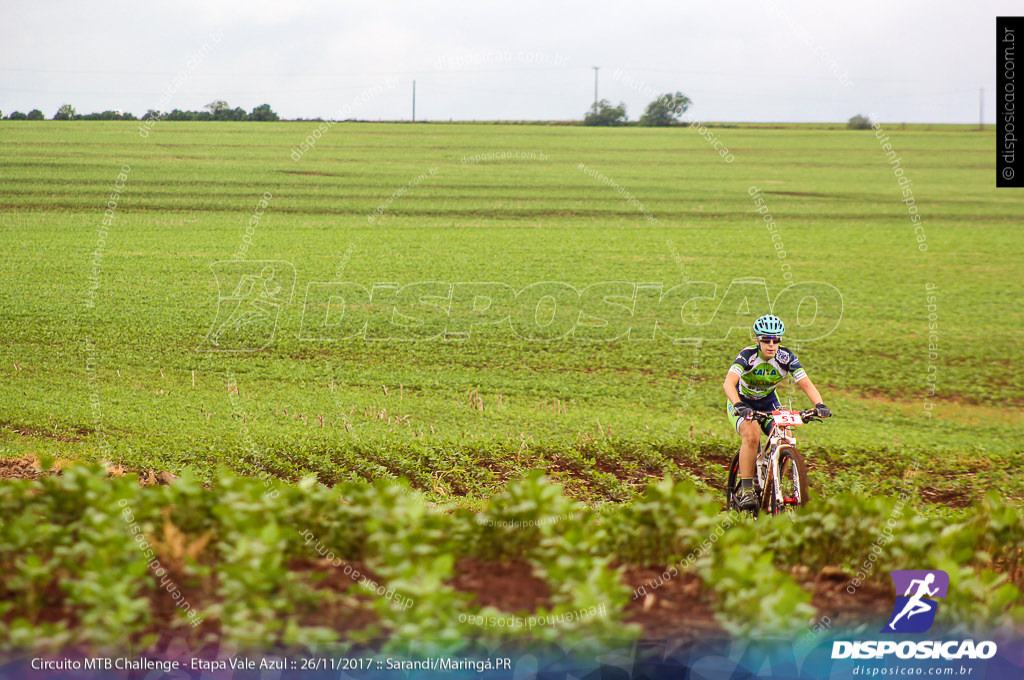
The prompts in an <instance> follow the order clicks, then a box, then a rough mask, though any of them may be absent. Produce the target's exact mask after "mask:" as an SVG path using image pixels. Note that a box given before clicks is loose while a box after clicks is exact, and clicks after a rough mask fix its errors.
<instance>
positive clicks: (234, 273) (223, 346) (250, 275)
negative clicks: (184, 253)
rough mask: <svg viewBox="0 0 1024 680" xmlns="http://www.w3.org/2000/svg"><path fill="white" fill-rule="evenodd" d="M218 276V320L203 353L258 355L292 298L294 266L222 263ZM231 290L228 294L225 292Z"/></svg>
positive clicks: (215, 267) (272, 262) (276, 262)
mask: <svg viewBox="0 0 1024 680" xmlns="http://www.w3.org/2000/svg"><path fill="white" fill-rule="evenodd" d="M210 269H212V270H213V274H214V276H216V277H217V292H218V296H219V297H218V300H217V317H216V318H215V319H214V320H213V327H212V328H211V329H210V332H209V333H208V334H207V336H206V339H205V340H203V342H202V343H200V345H199V347H198V348H197V349H198V350H199V351H202V352H255V351H258V350H261V349H263V348H264V347H266V346H267V345H269V344H270V343H271V341H272V340H273V339H274V332H275V331H276V330H277V319H278V316H279V315H280V314H281V307H282V305H285V304H287V303H289V302H291V299H292V293H293V292H294V290H295V278H296V276H295V267H294V266H292V263H291V262H285V261H284V260H249V261H246V260H222V261H220V262H214V263H213V264H212V265H210ZM227 291H230V292H229V293H228V294H225V292H227Z"/></svg>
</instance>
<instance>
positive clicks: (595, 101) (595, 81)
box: [592, 66, 601, 111]
mask: <svg viewBox="0 0 1024 680" xmlns="http://www.w3.org/2000/svg"><path fill="white" fill-rule="evenodd" d="M592 68H593V69H594V110H595V111H597V69H599V68H601V67H600V66H594V67H592Z"/></svg>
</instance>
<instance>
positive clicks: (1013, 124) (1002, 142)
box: [996, 17, 1024, 188]
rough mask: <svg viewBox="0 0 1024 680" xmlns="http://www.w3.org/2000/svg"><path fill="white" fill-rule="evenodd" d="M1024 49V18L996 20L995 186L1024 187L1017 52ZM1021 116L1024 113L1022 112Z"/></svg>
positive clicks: (1019, 77) (1019, 79) (1023, 120)
mask: <svg viewBox="0 0 1024 680" xmlns="http://www.w3.org/2000/svg"><path fill="white" fill-rule="evenodd" d="M1021 47H1024V17H996V186H997V187H1000V188H1006V187H1015V188H1021V187H1024V172H1022V171H1024V155H1022V153H1021V151H1022V149H1021V148H1020V141H1021V136H1022V135H1021V133H1022V132H1024V130H1022V128H1021V123H1022V122H1024V115H1020V116H1018V110H1019V109H1020V107H1019V106H1018V102H1017V94H1018V92H1017V85H1018V84H1021V83H1022V82H1024V74H1022V75H1021V76H1018V75H1017V52H1018V50H1019V49H1020V48H1021ZM1022 94H1024V93H1022ZM1021 113H1024V111H1022V112H1021Z"/></svg>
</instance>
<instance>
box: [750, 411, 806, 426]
mask: <svg viewBox="0 0 1024 680" xmlns="http://www.w3.org/2000/svg"><path fill="white" fill-rule="evenodd" d="M799 413H800V419H801V420H803V421H804V422H807V423H813V422H814V421H816V420H818V421H820V420H824V418H821V417H819V416H818V414H817V412H816V411H815V410H814V409H813V408H809V409H807V410H806V411H800V412H799ZM771 419H772V412H771V411H754V413H753V415H750V416H747V418H746V420H756V421H757V422H759V423H763V422H765V421H767V420H771Z"/></svg>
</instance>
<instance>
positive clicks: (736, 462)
mask: <svg viewBox="0 0 1024 680" xmlns="http://www.w3.org/2000/svg"><path fill="white" fill-rule="evenodd" d="M746 419H747V420H756V421H757V422H758V423H761V424H764V423H766V422H768V421H769V420H770V421H771V422H772V427H771V429H770V430H769V431H768V440H767V441H766V442H765V443H764V446H763V447H761V448H759V450H758V452H757V459H756V462H755V465H754V469H755V470H756V471H757V472H756V475H755V476H754V493H755V494H756V496H757V497H758V498H760V499H761V509H762V510H767V511H768V512H770V513H771V514H772V515H773V516H774V515H778V514H780V513H783V512H790V511H792V510H793V508H796V507H798V506H801V505H804V504H806V503H807V501H808V497H807V466H806V465H804V459H803V457H801V455H800V452H799V451H797V449H796V437H794V436H793V430H792V428H794V427H798V426H800V425H803V424H804V423H810V422H814V421H816V420H821V418H819V417H818V416H817V415H815V413H814V409H808V410H806V411H793V410H790V409H779V410H775V411H770V412H768V411H754V414H753V415H751V416H748V417H747V418H746ZM739 488H740V454H739V451H737V452H736V455H735V456H733V459H732V464H731V465H729V481H728V484H727V486H726V489H725V497H726V507H727V508H728V509H729V510H736V509H738V508H737V507H736V494H737V493H738V492H739ZM756 514H757V513H756V511H755V515H756Z"/></svg>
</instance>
